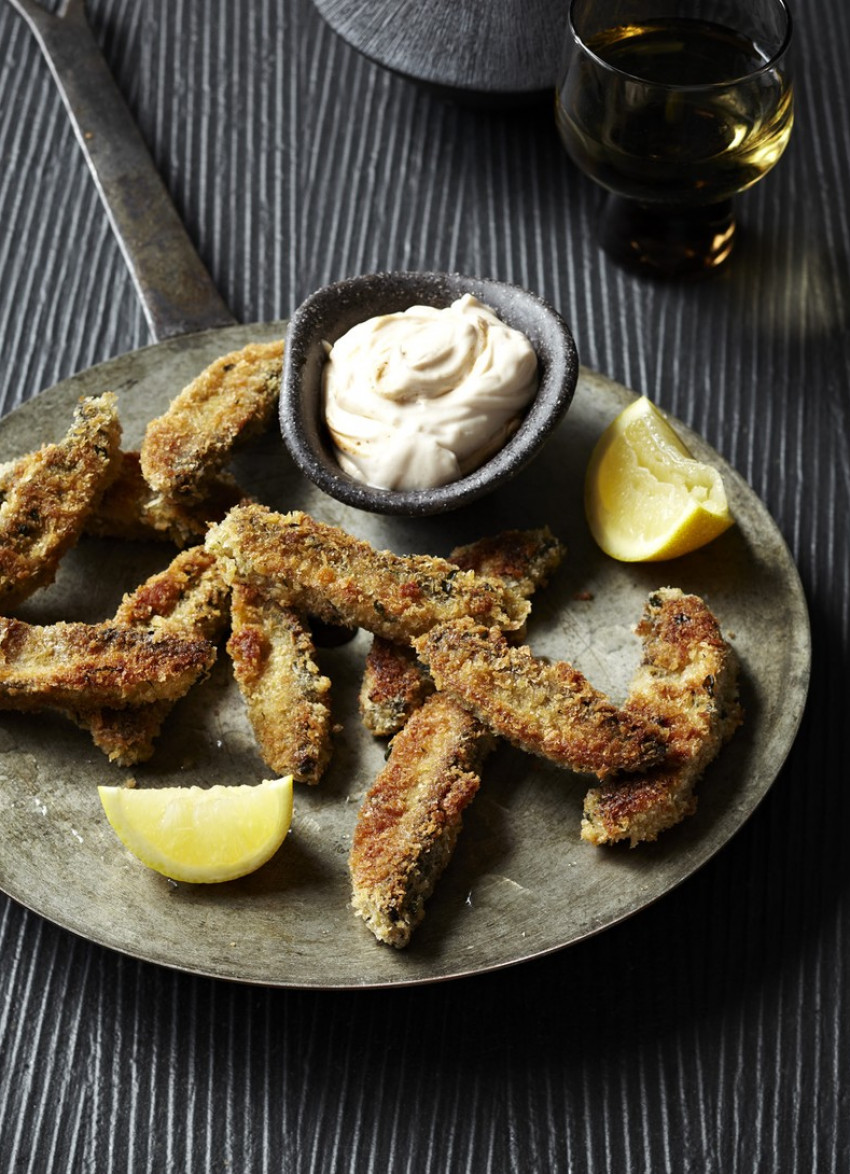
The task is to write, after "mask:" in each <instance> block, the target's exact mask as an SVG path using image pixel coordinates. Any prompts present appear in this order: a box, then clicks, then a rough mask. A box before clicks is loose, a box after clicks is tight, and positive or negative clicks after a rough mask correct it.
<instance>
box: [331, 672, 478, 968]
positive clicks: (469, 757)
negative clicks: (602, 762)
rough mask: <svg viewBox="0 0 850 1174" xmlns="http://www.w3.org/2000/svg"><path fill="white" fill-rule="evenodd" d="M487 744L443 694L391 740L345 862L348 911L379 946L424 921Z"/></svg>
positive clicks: (395, 941)
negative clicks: (349, 899) (349, 898)
mask: <svg viewBox="0 0 850 1174" xmlns="http://www.w3.org/2000/svg"><path fill="white" fill-rule="evenodd" d="M491 746H492V739H491V737H490V736H489V734H488V732H487V730H486V728H485V727H484V726H483V725H482V724H481V723H480V722H479V721H478V720H477V719H476V718H474V717H473V716H472V715H471V714H470V713H468V712H467V711H466V710H465V709H463V707H462V706H460V705H458V704H457V702H455V701H453V700H452V699H451V698H450V697H447V696H446V695H445V694H442V693H435V694H432V696H431V697H429V698H428V699H427V700H426V701H425V703H424V704H423V705H422V706H421V708H420V709H418V710H417V711H416V712H415V713H414V714H412V716H411V717H410V720H409V721H408V722H407V724H406V725H405V727H404V729H403V730H401V731H400V732H399V733H398V734H396V736H395V737H394V738H393V740H392V742H391V743H390V755H389V758H388V760H387V763H386V765H385V767H384V769H383V770H382V771H381V772H380V774H379V775H378V777H377V778H376V780H375V782H374V784H373V786H372V787H371V789H370V790H369V792H368V793H367V795H366V797H365V799H364V801H363V805H362V807H361V810H360V813H359V816H358V820H357V825H356V828H355V831H354V837H353V841H352V847H351V854H350V857H349V868H350V872H351V883H352V906H353V908H354V910H355V912H356V914H357V915H358V917H362V918H363V920H364V921H365V922H366V924H367V925H368V927H369V929H370V930H371V931H372V933H373V934H374V935H375V937H376V938H378V940H379V941H382V942H387V943H388V944H390V945H392V946H396V947H399V948H401V947H403V946H406V945H407V944H408V942H409V940H410V936H411V934H412V932H413V930H414V929H415V928H416V926H417V925H418V924H419V922H420V921H421V920H422V918H423V917H424V915H425V902H426V901H427V899H428V897H429V896H430V895H431V893H432V892H433V889H434V886H435V884H436V882H437V880H438V878H439V876H440V874H441V873H442V872H443V870H444V868H445V866H446V864H447V863H448V861H449V859H450V857H451V855H452V852H453V851H454V847H455V843H456V841H457V837H458V834H459V832H460V830H461V825H462V815H463V811H464V809H465V808H466V807H467V806H468V804H469V803H470V802H471V801H472V799H473V798H474V797H475V795H476V792H477V791H478V787H479V784H480V777H479V771H480V769H481V764H482V762H483V760H484V758H485V756H486V754H487V753H488V751H489V750H490V748H491Z"/></svg>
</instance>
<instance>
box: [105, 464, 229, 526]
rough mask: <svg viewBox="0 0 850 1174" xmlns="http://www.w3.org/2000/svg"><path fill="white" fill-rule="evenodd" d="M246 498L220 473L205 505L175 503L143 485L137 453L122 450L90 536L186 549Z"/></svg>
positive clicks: (206, 488) (207, 490) (207, 488)
mask: <svg viewBox="0 0 850 1174" xmlns="http://www.w3.org/2000/svg"><path fill="white" fill-rule="evenodd" d="M246 500H247V494H245V493H244V492H243V491H242V489H240V487H239V486H238V485H237V483H236V481H235V480H234V478H233V477H231V476H230V474H229V473H218V474H217V475H215V476H213V477H211V478H210V479H209V480H208V481H207V482H206V483H205V484H204V496H203V498H202V500H201V501H198V502H193V503H190V504H188V505H183V504H181V503H180V502H176V501H172V500H171V499H169V498H165V497H163V496H162V494H159V493H156V492H155V491H154V490H153V489H151V487H150V486H149V485H148V483H147V481H145V479H144V477H143V476H142V467H141V462H140V457H139V453H137V452H123V453H121V457H120V464H119V469H118V475H117V476H116V477H115V479H114V481H113V482H112V484H111V485H110V486H109V488H108V489H107V490H106V492H105V493H104V495H103V497H102V498H101V500H100V503H99V504H98V505H97V506H96V508H95V510H94V512H93V513H92V514H91V515H90V516H89V518H88V520H87V522H86V533H88V534H94V535H95V536H96V537H98V538H120V539H123V540H125V541H131V542H173V543H174V545H175V546H178V547H185V546H188V545H189V544H190V543H193V542H198V541H199V540H200V539H203V537H204V535H205V534H206V532H207V528H208V527H209V525H210V523H211V522H220V521H221V519H222V518H223V517H224V515H225V514H226V513H227V511H228V510H229V509H232V507H233V506H235V505H238V503H239V502H240V501H246Z"/></svg>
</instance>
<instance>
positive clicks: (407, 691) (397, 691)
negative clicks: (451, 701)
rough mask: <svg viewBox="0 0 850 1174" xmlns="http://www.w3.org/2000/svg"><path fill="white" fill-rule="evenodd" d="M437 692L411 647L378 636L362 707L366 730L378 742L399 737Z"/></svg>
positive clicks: (368, 663) (365, 669)
mask: <svg viewBox="0 0 850 1174" xmlns="http://www.w3.org/2000/svg"><path fill="white" fill-rule="evenodd" d="M433 692H434V682H433V681H432V680H431V678H430V677H429V676H428V673H427V672H426V670H425V669H424V668H423V666H422V665H421V664H420V663H419V659H418V657H417V655H416V653H415V651H414V650H413V649H412V648H411V647H410V645H409V644H393V642H392V641H391V640H385V639H384V638H383V636H374V637H373V638H372V644H371V647H370V648H369V651H368V652H367V654H366V663H365V665H364V666H363V680H362V682H361V684H360V693H359V696H358V703H359V706H360V717H361V719H362V721H363V725H364V726H365V727H366V729H367V730H368V731H369V732H370V733H371V734H374V735H375V737H377V738H387V737H389V736H390V735H392V734H395V733H397V732H398V731H399V730H400V729H401V727H402V726H403V725H404V723H405V722H406V721H407V719H408V718H409V717H410V715H411V714H412V713H413V712H414V711H415V710H417V709H418V708H419V706H420V705H421V704H422V702H423V701H424V700H425V698H426V697H428V696H429V695H430V694H431V693H433Z"/></svg>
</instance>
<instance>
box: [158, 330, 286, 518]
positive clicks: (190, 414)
mask: <svg viewBox="0 0 850 1174" xmlns="http://www.w3.org/2000/svg"><path fill="white" fill-rule="evenodd" d="M282 367H283V343H282V342H279V341H278V342H263V343H250V344H249V345H248V346H245V347H243V348H242V349H241V350H239V351H233V352H232V353H231V354H228V355H222V357H221V358H219V359H216V361H215V362H214V363H211V364H210V366H209V367H207V368H206V369H205V370H204V371H202V372H201V373H200V375H198V376H197V378H195V379H193V380H192V382H191V383H190V384H189V385H188V387H185V388H184V389H183V390H182V391H181V392H180V394H179V395H177V396H176V397H175V398H174V399H173V400H172V401H171V404H170V406H169V408H168V410H167V411H166V412H165V413H164V414H163V415H162V416H158V417H157V418H156V419H155V420H151V422H150V424H148V427H147V429H146V431H145V436H144V440H143V441H142V449H141V465H142V473H143V474H144V477H145V480H146V481H147V483H148V485H150V487H151V488H152V489H154V490H155V491H156V492H157V493H160V494H162V496H163V497H164V498H166V499H168V500H170V501H180V502H183V503H184V504H185V503H187V502H198V501H203V499H204V497H205V495H206V488H205V487H206V485H207V484H208V482H209V480H210V478H211V477H212V476H214V475H215V474H217V473H219V472H220V471H221V469H223V467H224V465H225V464H226V463H227V461H228V460H229V459H230V456H231V454H232V452H233V449H234V447H235V446H236V445H237V444H239V443H241V442H242V441H244V440H247V439H249V438H250V437H251V436H255V435H256V434H257V433H259V432H261V431H262V430H263V429H264V428H265V427H266V426H267V424H268V423H269V421H270V419H271V417H272V414H273V412H274V409H275V405H276V404H277V400H278V396H279V393H280V380H281V374H282Z"/></svg>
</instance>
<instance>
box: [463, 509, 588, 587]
mask: <svg viewBox="0 0 850 1174" xmlns="http://www.w3.org/2000/svg"><path fill="white" fill-rule="evenodd" d="M565 554H566V549H565V548H564V545H563V543H562V542H561V541H560V540H559V539H558V538H556V537H555V535H554V534H553V533H552V531H551V530H550V529H549V527H548V526H541V527H539V528H538V529H536V530H502V531H500V532H499V533H498V534H493V535H490V536H488V537H486V538H479V539H477V540H476V541H475V542H470V543H468V544H467V545H466V546H456V547H455V548H454V550H453V551H452V552H451V554H450V555H449V562H450V563H454V565H455V566H456V567H460V568H461V570H463V571H474V572H475V573H476V575H487V576H488V577H489V578H491V579H499V580H500V581H501V582H502V583H507V584H508V585H509V586H510V587H513V588H514V590H516V591H518V592H519V593H520V595H521V596H522V597H523V599H530V598H531V596H532V595H533V594H534V593H535V591H537V590H539V589H540V588H541V587H545V586H546V584H547V583H548V582H549V578H550V576H551V574H552V572H553V571H555V570H557V568H558V567H559V566H560V565H561V563H562V562H563V559H564V555H565Z"/></svg>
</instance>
